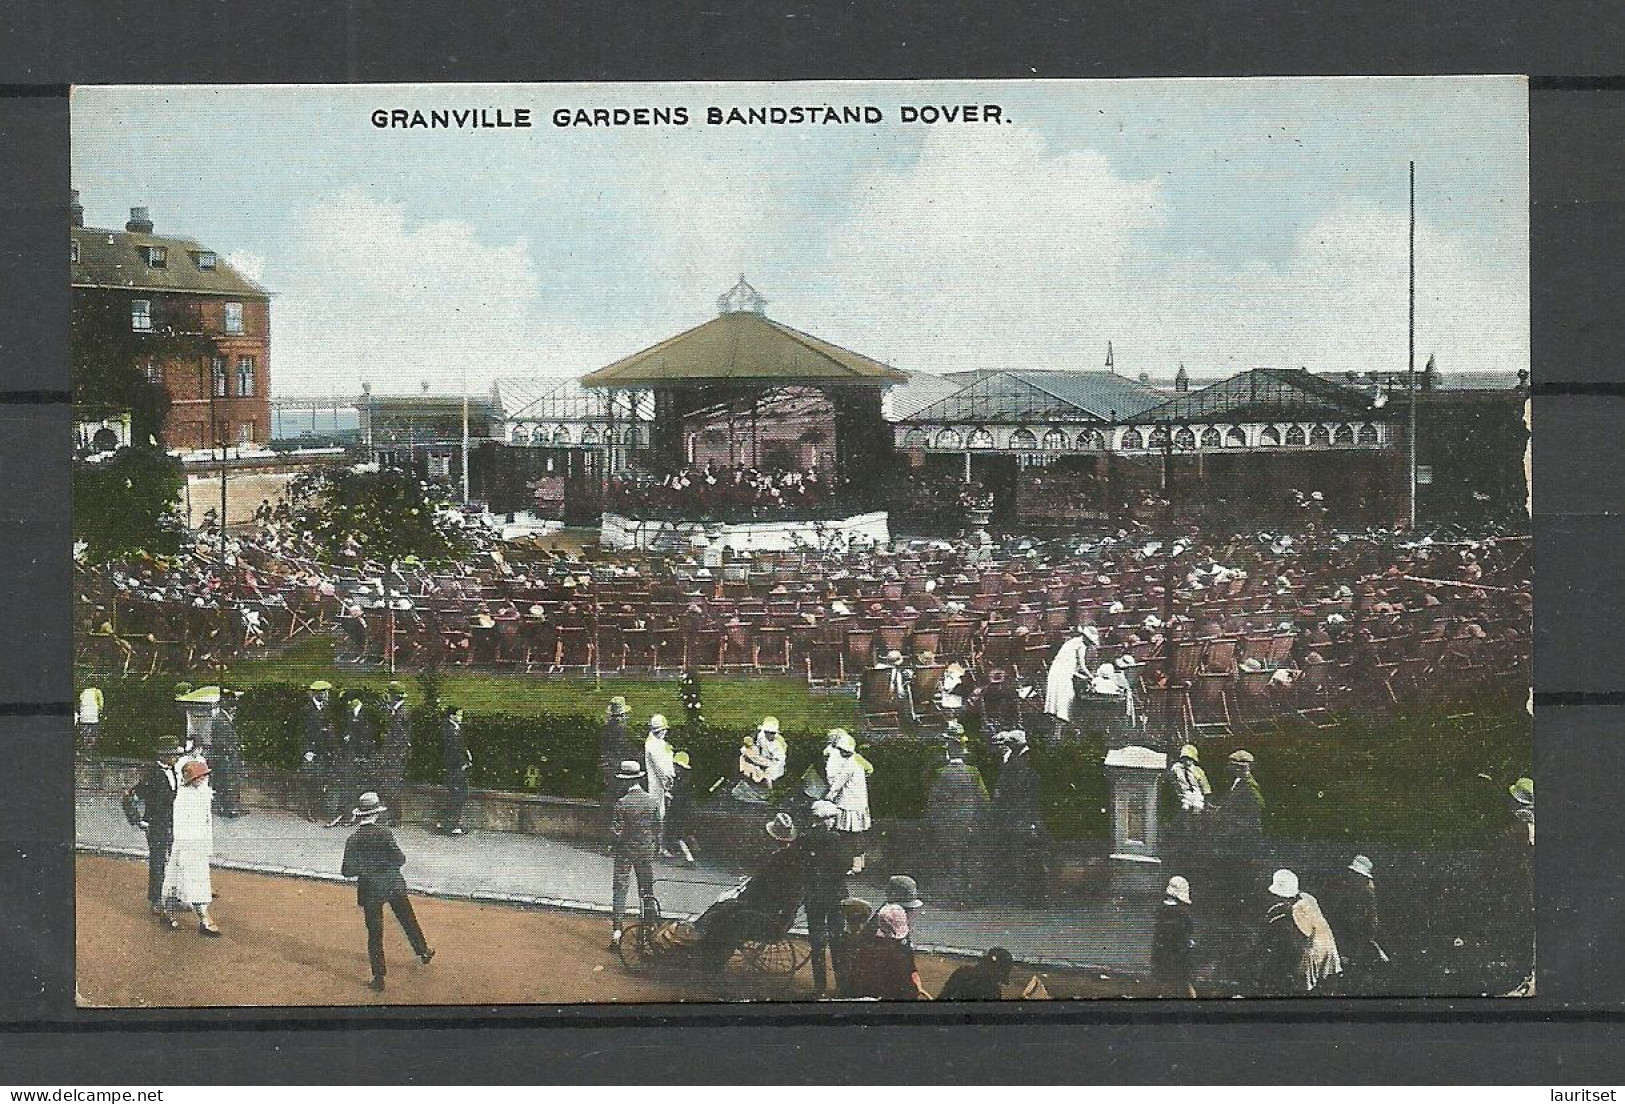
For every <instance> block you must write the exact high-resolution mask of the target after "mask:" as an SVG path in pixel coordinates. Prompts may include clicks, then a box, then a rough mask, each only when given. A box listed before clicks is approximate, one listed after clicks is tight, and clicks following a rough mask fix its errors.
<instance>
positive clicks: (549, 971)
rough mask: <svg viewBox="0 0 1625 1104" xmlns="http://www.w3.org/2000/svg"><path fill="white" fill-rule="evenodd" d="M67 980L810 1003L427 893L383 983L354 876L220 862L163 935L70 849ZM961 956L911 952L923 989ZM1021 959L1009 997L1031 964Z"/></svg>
mask: <svg viewBox="0 0 1625 1104" xmlns="http://www.w3.org/2000/svg"><path fill="white" fill-rule="evenodd" d="M75 873H76V883H77V899H76V905H75V907H76V914H77V963H76V970H77V983H78V990H79V994H80V1002H81V1003H82V1004H85V1005H92V1006H113V1007H157V1008H162V1007H185V1006H191V1007H210V1006H248V1005H261V1006H300V1005H306V1006H320V1005H369V1004H485V1005H490V1004H571V1003H578V1002H601V1003H616V1002H619V1003H629V1002H639V1001H695V1000H700V1001H705V1000H806V999H808V998H809V997H810V995H811V989H812V979H811V977H810V976H809V973H808V971H807V970H806V969H805V968H803V970H802V971H801V973H799V974H798V975H797V976H795V977H794V978H790V979H780V978H770V977H762V976H759V975H755V974H752V973H749V972H747V971H745V970H743V969H742V968H741V967H740V966H739V965H738V964H737V963H736V964H735V965H734V966H732V967H730V968H729V970H728V973H727V975H726V976H725V978H724V979H723V981H722V982H721V983H720V984H718V983H716V982H714V981H712V980H711V979H708V978H705V977H699V976H695V975H692V974H687V973H681V972H675V971H657V972H654V973H649V974H641V975H633V974H629V973H628V972H627V971H626V970H625V969H624V968H623V967H622V966H621V964H620V961H619V960H618V959H617V958H616V957H615V955H613V954H611V953H609V952H608V951H607V950H606V944H607V940H608V934H609V922H608V919H607V918H606V917H600V916H590V915H583V914H577V913H567V912H551V911H541V910H527V909H517V908H506V907H500V906H495V905H480V904H473V903H471V902H467V901H449V900H442V899H437V898H430V897H415V898H413V907H414V909H415V911H416V912H417V916H418V920H419V921H420V922H421V923H422V925H423V929H424V932H425V933H426V934H427V936H428V938H429V942H430V944H431V945H432V946H433V947H434V948H435V952H436V954H435V959H434V961H433V962H432V963H431V964H429V965H428V966H423V965H420V964H419V963H418V962H417V960H416V959H415V958H414V957H413V955H412V953H411V950H410V949H409V948H408V947H407V944H406V938H405V936H404V935H402V934H401V930H400V927H399V925H397V924H396V923H395V920H394V917H393V916H391V915H389V914H388V913H387V912H386V913H385V918H384V920H385V936H384V948H385V955H386V957H387V960H388V962H389V970H390V972H389V987H388V989H387V990H386V991H385V992H383V993H373V992H372V991H371V990H370V989H368V988H367V986H366V981H367V979H368V977H369V976H370V975H369V969H368V965H367V944H366V929H365V928H364V926H363V925H362V920H361V910H360V909H358V908H357V907H356V903H355V890H354V889H353V888H352V887H350V886H347V885H346V886H341V885H335V884H331V883H324V882H315V881H305V880H302V879H297V878H277V877H271V876H268V875H262V874H249V873H243V872H239V871H230V870H216V871H215V874H214V884H215V889H216V891H217V892H218V893H219V895H220V899H219V900H218V901H217V902H216V904H215V909H214V914H215V919H216V921H217V922H218V923H219V925H220V927H221V928H222V929H223V930H224V931H225V933H226V934H225V936H224V938H221V939H204V938H202V937H200V936H199V935H198V934H197V933H196V929H195V928H186V929H183V930H182V931H178V932H172V931H167V930H165V929H163V928H161V927H160V926H159V925H158V924H156V923H155V922H154V921H153V920H152V918H151V914H150V913H149V912H148V911H147V905H146V900H145V892H146V869H145V866H144V864H142V863H139V862H136V861H133V860H128V859H115V858H105V857H100V856H94V855H79V856H77V860H76V872H75ZM958 965H960V963H959V962H958V961H956V960H952V959H946V958H941V957H937V956H930V955H921V956H920V958H919V966H920V974H921V978H922V980H923V981H924V984H925V986H926V988H927V989H928V990H931V991H932V992H935V991H936V990H937V989H939V988H940V987H941V985H942V983H943V981H944V980H946V978H947V976H948V974H949V973H950V972H952V970H953V969H954V968H955V967H956V966H958ZM1030 973H1031V972H1030V971H1027V970H1022V969H1020V968H1019V967H1018V968H1017V971H1016V975H1015V978H1014V983H1013V984H1012V986H1011V987H1010V988H1009V990H1007V991H1008V992H1010V993H1011V995H1012V996H1014V995H1016V994H1017V993H1019V992H1020V987H1021V985H1023V984H1024V983H1025V982H1026V981H1027V978H1028V977H1029V976H1030ZM1046 982H1047V984H1048V987H1049V989H1050V991H1051V992H1052V993H1053V994H1054V995H1055V996H1057V997H1071V996H1091V997H1108V996H1121V995H1126V994H1125V990H1124V986H1123V983H1122V982H1103V981H1101V980H1100V979H1098V978H1095V977H1092V976H1090V975H1080V974H1075V973H1073V974H1068V973H1050V974H1046Z"/></svg>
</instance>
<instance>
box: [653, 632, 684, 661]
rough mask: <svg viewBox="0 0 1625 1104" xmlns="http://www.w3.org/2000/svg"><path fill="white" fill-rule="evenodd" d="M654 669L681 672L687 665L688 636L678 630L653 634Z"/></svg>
mask: <svg viewBox="0 0 1625 1104" xmlns="http://www.w3.org/2000/svg"><path fill="white" fill-rule="evenodd" d="M654 648H655V654H654V669H655V670H656V671H681V670H682V669H683V668H684V667H686V666H687V665H688V634H687V633H685V632H684V631H683V630H682V629H679V628H669V629H659V630H657V631H656V632H655V645H654Z"/></svg>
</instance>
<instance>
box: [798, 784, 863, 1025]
mask: <svg viewBox="0 0 1625 1104" xmlns="http://www.w3.org/2000/svg"><path fill="white" fill-rule="evenodd" d="M840 816H841V810H839V809H837V808H836V807H835V806H834V805H831V804H830V803H829V802H827V801H814V802H813V803H812V809H811V811H810V816H809V820H810V822H811V824H812V826H811V827H810V828H808V829H807V832H806V834H805V835H803V836H802V837H801V847H802V849H803V851H805V852H806V856H807V880H806V882H805V883H804V884H803V886H802V907H803V908H805V909H806V910H807V939H808V941H809V942H811V943H812V972H813V996H814V998H815V999H817V998H822V997H825V996H827V995H828V994H829V975H828V973H827V968H826V964H825V959H826V957H827V958H828V960H829V962H828V965H829V966H833V967H834V968H835V969H836V971H837V974H836V978H835V982H836V987H837V988H838V989H841V988H843V986H842V984H841V983H842V981H843V980H844V977H845V967H844V965H843V961H842V959H841V958H840V956H839V955H838V954H837V953H836V949H835V941H836V940H838V939H840V938H841V935H842V933H843V931H844V930H845V926H846V925H845V922H844V921H843V920H842V918H841V902H842V901H844V900H846V895H847V888H846V872H847V870H849V869H850V868H851V866H852V848H851V845H850V844H849V843H848V842H847V841H846V840H845V839H844V838H843V837H842V835H841V833H840V832H837V831H836V830H835V822H836V821H837V820H839V819H840Z"/></svg>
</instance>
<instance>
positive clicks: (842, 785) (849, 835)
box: [824, 728, 872, 874]
mask: <svg viewBox="0 0 1625 1104" xmlns="http://www.w3.org/2000/svg"><path fill="white" fill-rule="evenodd" d="M824 778H825V781H826V782H827V783H828V785H829V791H828V792H827V793H825V794H824V800H825V801H828V802H829V803H830V804H831V805H833V806H835V808H836V809H838V810H839V811H840V815H839V816H838V817H837V818H836V821H835V830H836V831H838V832H840V833H842V835H843V838H844V839H846V840H847V841H848V847H849V848H850V850H851V854H852V866H851V870H850V873H853V874H857V873H861V872H862V870H863V864H864V852H865V851H866V850H867V847H866V845H865V839H864V837H865V833H867V832H868V831H869V827H870V824H871V823H872V821H871V820H870V817H869V772H868V771H866V770H864V768H863V763H862V762H861V761H860V760H859V759H858V744H857V741H856V740H854V739H853V738H852V734H851V733H849V732H847V731H846V729H844V728H832V729H830V732H829V745H828V746H827V747H826V748H825V749H824Z"/></svg>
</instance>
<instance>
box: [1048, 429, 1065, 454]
mask: <svg viewBox="0 0 1625 1104" xmlns="http://www.w3.org/2000/svg"><path fill="white" fill-rule="evenodd" d="M1066 443H1067V442H1066V432H1065V431H1064V430H1060V429H1052V430H1050V431H1049V432H1048V433H1046V434H1044V447H1045V448H1046V449H1049V450H1050V451H1052V452H1059V451H1061V450H1062V449H1064V448H1066Z"/></svg>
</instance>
